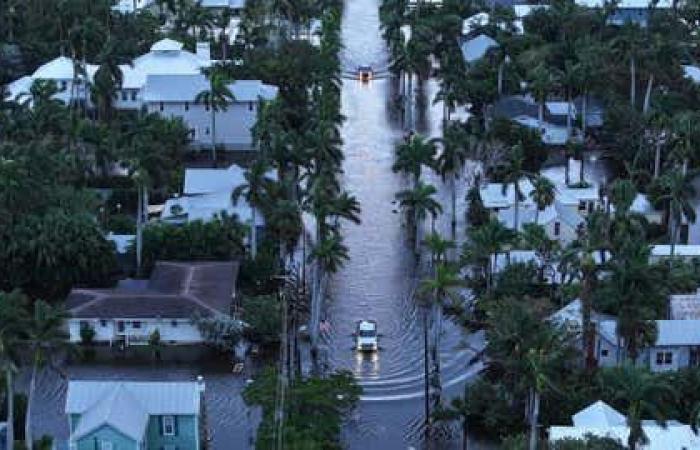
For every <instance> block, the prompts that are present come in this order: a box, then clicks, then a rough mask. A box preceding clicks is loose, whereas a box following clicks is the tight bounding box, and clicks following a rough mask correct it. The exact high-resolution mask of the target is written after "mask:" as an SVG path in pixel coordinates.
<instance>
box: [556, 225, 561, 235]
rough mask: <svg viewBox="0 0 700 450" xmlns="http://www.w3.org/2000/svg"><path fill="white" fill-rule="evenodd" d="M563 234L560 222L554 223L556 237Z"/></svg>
mask: <svg viewBox="0 0 700 450" xmlns="http://www.w3.org/2000/svg"><path fill="white" fill-rule="evenodd" d="M560 232H561V224H560V223H559V222H554V235H555V236H559V233H560Z"/></svg>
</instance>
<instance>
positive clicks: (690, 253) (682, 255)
mask: <svg viewBox="0 0 700 450" xmlns="http://www.w3.org/2000/svg"><path fill="white" fill-rule="evenodd" d="M671 257H673V258H677V259H679V260H683V261H688V262H692V261H695V260H698V261H700V245H686V244H676V245H675V246H674V247H673V255H671V246H670V245H665V244H658V245H652V246H651V255H650V256H649V261H650V262H652V263H655V262H659V261H662V260H665V259H669V258H671Z"/></svg>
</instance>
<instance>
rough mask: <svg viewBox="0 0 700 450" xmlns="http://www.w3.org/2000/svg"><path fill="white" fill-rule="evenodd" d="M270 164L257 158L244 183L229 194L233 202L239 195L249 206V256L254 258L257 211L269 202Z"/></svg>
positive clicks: (238, 198) (255, 256) (246, 172)
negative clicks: (268, 175)
mask: <svg viewBox="0 0 700 450" xmlns="http://www.w3.org/2000/svg"><path fill="white" fill-rule="evenodd" d="M269 170H270V166H269V165H268V163H267V161H265V160H264V159H263V158H257V159H256V160H255V161H254V162H253V164H252V165H251V166H250V168H249V169H248V170H246V171H245V173H244V174H243V177H244V178H245V183H243V184H241V185H240V186H237V187H236V188H235V189H234V190H233V193H232V194H231V199H232V201H233V203H234V204H236V203H238V201H239V200H240V198H241V197H243V198H245V200H246V202H247V203H248V205H249V206H250V214H251V224H250V256H251V258H253V259H255V258H257V255H258V239H257V236H258V231H257V228H258V222H257V215H258V212H259V211H261V210H263V209H265V207H266V206H267V205H268V204H269V203H270V201H271V199H270V190H271V185H272V180H271V179H269V178H268V177H267V174H268V172H269Z"/></svg>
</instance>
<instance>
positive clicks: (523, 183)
mask: <svg viewBox="0 0 700 450" xmlns="http://www.w3.org/2000/svg"><path fill="white" fill-rule="evenodd" d="M519 184H520V192H521V193H522V194H523V196H524V197H525V198H524V199H522V200H521V201H520V206H521V207H528V206H530V207H532V206H534V205H535V202H534V201H533V200H532V199H531V198H530V192H532V190H533V189H534V188H533V187H532V183H531V182H530V180H528V179H527V178H524V179H522V180H520V183H519ZM479 194H480V195H481V200H482V201H483V202H484V206H485V207H486V208H509V207H511V206H513V205H515V190H514V189H513V185H512V184H508V186H506V192H505V194H504V192H503V184H502V183H488V184H486V185H484V186H482V187H481V189H479Z"/></svg>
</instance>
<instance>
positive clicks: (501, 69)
mask: <svg viewBox="0 0 700 450" xmlns="http://www.w3.org/2000/svg"><path fill="white" fill-rule="evenodd" d="M505 67H506V63H505V61H501V64H499V65H498V96H499V97H500V96H501V95H503V72H504V70H505Z"/></svg>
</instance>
